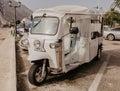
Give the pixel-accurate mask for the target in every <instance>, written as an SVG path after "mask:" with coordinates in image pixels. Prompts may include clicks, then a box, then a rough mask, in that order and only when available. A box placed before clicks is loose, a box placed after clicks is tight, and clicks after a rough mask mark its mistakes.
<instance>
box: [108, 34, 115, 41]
mask: <svg viewBox="0 0 120 91" xmlns="http://www.w3.org/2000/svg"><path fill="white" fill-rule="evenodd" d="M107 38H108V40H110V41H112V40H114V39H115V36H114V35H113V34H109V35H108V36H107Z"/></svg>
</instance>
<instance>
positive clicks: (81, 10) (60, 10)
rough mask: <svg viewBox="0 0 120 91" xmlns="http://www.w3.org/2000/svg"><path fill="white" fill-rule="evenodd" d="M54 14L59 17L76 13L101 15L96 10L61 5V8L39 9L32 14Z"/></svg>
mask: <svg viewBox="0 0 120 91" xmlns="http://www.w3.org/2000/svg"><path fill="white" fill-rule="evenodd" d="M42 12H44V13H48V12H49V13H56V14H60V15H65V14H68V13H70V14H71V13H72V14H73V13H77V14H98V15H99V14H102V12H101V11H100V10H97V9H94V10H93V9H89V8H87V7H83V6H76V5H63V6H56V7H52V8H46V9H39V10H37V11H35V12H34V13H33V14H34V15H35V14H40V13H42Z"/></svg>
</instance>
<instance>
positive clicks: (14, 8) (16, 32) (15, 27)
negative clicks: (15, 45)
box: [14, 6, 17, 37]
mask: <svg viewBox="0 0 120 91" xmlns="http://www.w3.org/2000/svg"><path fill="white" fill-rule="evenodd" d="M16 8H17V7H16V6H15V7H14V10H15V16H14V17H15V20H14V23H15V37H16V36H17V24H16V19H17V16H16Z"/></svg>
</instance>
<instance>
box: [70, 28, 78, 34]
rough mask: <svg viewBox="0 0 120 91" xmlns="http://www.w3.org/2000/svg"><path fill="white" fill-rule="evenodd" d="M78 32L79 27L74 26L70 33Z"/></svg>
mask: <svg viewBox="0 0 120 91" xmlns="http://www.w3.org/2000/svg"><path fill="white" fill-rule="evenodd" d="M78 32H79V29H78V27H72V28H71V29H70V33H71V34H77V33H78Z"/></svg>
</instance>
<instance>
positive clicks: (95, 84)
mask: <svg viewBox="0 0 120 91" xmlns="http://www.w3.org/2000/svg"><path fill="white" fill-rule="evenodd" d="M110 57H111V56H110V55H108V56H107V60H106V61H105V62H104V63H103V64H102V66H101V68H100V69H99V71H98V73H97V75H96V77H95V79H94V81H93V83H92V84H91V86H90V88H89V90H88V91H97V88H98V86H99V84H100V81H101V79H102V76H103V73H104V71H105V69H106V66H107V64H108V62H109V59H110Z"/></svg>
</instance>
